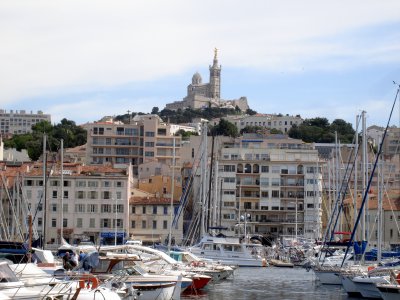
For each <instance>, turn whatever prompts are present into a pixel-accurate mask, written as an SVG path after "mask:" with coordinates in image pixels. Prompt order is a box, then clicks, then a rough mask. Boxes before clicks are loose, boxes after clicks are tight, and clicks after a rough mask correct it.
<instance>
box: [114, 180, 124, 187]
mask: <svg viewBox="0 0 400 300" xmlns="http://www.w3.org/2000/svg"><path fill="white" fill-rule="evenodd" d="M115 186H116V187H123V186H124V183H123V182H122V181H117V182H116V183H115Z"/></svg>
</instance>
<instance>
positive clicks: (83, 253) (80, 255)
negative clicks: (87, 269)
mask: <svg viewBox="0 0 400 300" xmlns="http://www.w3.org/2000/svg"><path fill="white" fill-rule="evenodd" d="M85 257H86V253H85V252H83V251H82V250H81V251H80V252H79V257H78V261H79V262H82V261H83V260H84V259H85Z"/></svg>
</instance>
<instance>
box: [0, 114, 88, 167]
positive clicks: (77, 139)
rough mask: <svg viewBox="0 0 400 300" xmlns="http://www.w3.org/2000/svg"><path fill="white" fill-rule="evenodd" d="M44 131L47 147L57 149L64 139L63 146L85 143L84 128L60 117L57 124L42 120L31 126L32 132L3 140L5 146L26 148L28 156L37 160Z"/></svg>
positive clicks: (51, 149)
mask: <svg viewBox="0 0 400 300" xmlns="http://www.w3.org/2000/svg"><path fill="white" fill-rule="evenodd" d="M44 133H46V135H47V141H48V149H50V151H58V149H59V148H60V143H61V142H60V140H61V139H63V140H64V148H73V147H76V146H80V145H84V144H85V143H86V138H87V136H86V130H85V129H83V128H82V127H80V126H77V125H76V124H75V122H74V121H70V120H67V119H65V118H64V119H62V120H61V122H60V123H59V124H57V125H54V126H53V125H51V123H50V122H48V121H42V122H39V123H37V124H35V125H33V126H32V133H27V134H19V135H14V136H13V137H12V138H11V139H8V140H5V141H4V146H5V147H6V148H16V149H17V150H18V151H21V150H22V149H26V150H27V152H28V155H29V158H30V159H32V160H38V159H39V157H40V155H41V154H42V149H43V134H44Z"/></svg>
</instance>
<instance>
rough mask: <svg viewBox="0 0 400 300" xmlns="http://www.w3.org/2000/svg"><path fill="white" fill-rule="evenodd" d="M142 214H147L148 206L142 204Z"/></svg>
mask: <svg viewBox="0 0 400 300" xmlns="http://www.w3.org/2000/svg"><path fill="white" fill-rule="evenodd" d="M142 214H144V215H145V214H146V206H142Z"/></svg>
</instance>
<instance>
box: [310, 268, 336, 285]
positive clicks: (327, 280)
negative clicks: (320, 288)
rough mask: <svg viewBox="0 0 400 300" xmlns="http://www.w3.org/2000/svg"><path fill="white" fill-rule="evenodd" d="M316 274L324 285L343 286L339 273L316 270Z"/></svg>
mask: <svg viewBox="0 0 400 300" xmlns="http://www.w3.org/2000/svg"><path fill="white" fill-rule="evenodd" d="M314 273H315V275H316V276H317V278H318V279H319V281H320V282H321V283H322V284H331V285H341V284H342V281H341V280H340V277H339V272H338V271H326V270H324V271H321V270H314Z"/></svg>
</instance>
